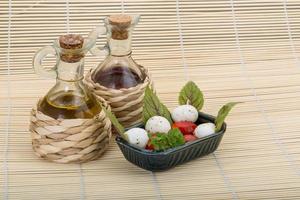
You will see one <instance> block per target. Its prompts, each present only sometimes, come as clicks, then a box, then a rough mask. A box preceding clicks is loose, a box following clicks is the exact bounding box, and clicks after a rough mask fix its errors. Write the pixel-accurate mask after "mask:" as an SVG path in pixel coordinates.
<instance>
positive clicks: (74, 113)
mask: <svg viewBox="0 0 300 200" xmlns="http://www.w3.org/2000/svg"><path fill="white" fill-rule="evenodd" d="M38 110H39V111H41V112H42V113H44V114H45V115H48V116H50V117H52V118H55V119H75V118H93V117H94V116H95V115H97V114H98V113H99V112H100V111H101V106H100V105H99V104H98V102H96V99H94V98H88V97H86V96H79V95H76V94H73V93H72V92H59V93H58V94H56V95H54V96H52V99H51V100H49V99H48V98H47V96H46V97H44V99H43V100H42V101H41V102H40V104H39V106H38Z"/></svg>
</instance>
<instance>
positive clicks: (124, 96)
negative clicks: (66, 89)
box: [84, 68, 151, 128]
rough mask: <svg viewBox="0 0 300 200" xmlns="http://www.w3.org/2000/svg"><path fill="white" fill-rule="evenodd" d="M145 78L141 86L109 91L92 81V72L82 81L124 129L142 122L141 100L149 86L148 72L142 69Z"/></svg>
mask: <svg viewBox="0 0 300 200" xmlns="http://www.w3.org/2000/svg"><path fill="white" fill-rule="evenodd" d="M142 71H143V74H145V75H146V78H145V80H144V82H143V83H142V84H139V85H137V86H135V87H131V88H128V89H125V88H123V89H120V90H115V89H110V88H106V87H103V86H101V85H100V84H99V83H95V82H94V81H93V80H92V74H93V71H89V72H88V73H87V74H86V76H85V79H84V82H85V84H86V85H87V86H88V88H89V89H90V90H91V91H93V94H94V95H96V96H97V97H101V98H104V99H105V100H106V101H107V102H108V104H109V105H110V107H111V110H112V112H113V113H114V114H115V115H116V117H117V118H118V120H119V122H120V123H121V124H122V125H123V126H124V127H126V128H129V127H132V126H134V125H137V124H140V123H141V122H142V112H143V98H144V92H145V89H146V87H147V85H151V79H150V76H149V74H148V70H146V69H144V68H142Z"/></svg>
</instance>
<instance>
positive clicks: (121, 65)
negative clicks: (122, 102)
mask: <svg viewBox="0 0 300 200" xmlns="http://www.w3.org/2000/svg"><path fill="white" fill-rule="evenodd" d="M138 21H139V16H130V15H111V16H110V17H108V18H106V19H105V20H104V22H105V26H106V31H107V48H108V52H109V55H108V56H107V57H106V58H105V60H104V61H103V62H102V63H101V64H100V65H99V66H98V67H97V68H96V69H95V70H94V71H93V73H92V80H93V81H94V82H95V83H99V84H100V85H102V86H104V87H106V88H110V89H116V90H119V89H123V88H125V89H127V88H131V87H135V86H137V85H138V84H142V83H143V82H144V80H145V74H144V72H143V71H142V70H141V66H140V65H138V64H137V63H136V62H135V61H134V60H133V59H132V57H131V37H132V32H133V29H134V27H135V25H136V24H137V23H138Z"/></svg>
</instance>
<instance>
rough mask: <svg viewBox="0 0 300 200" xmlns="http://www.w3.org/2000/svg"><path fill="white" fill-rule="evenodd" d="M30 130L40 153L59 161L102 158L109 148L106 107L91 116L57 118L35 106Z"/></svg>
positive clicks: (72, 161)
mask: <svg viewBox="0 0 300 200" xmlns="http://www.w3.org/2000/svg"><path fill="white" fill-rule="evenodd" d="M101 102H102V105H103V106H105V107H106V108H108V109H109V106H108V105H107V103H105V102H104V101H101ZM30 132H31V138H32V146H33V150H34V151H35V153H36V155H37V156H39V157H41V158H44V159H46V160H50V161H53V162H57V163H83V162H87V161H90V160H95V159H97V158H99V157H100V156H101V155H102V153H103V152H104V151H105V150H106V149H107V147H108V145H109V143H110V140H111V122H110V120H109V119H108V118H107V117H106V115H105V112H104V111H103V110H102V111H101V112H100V113H99V114H98V115H97V116H95V117H94V118H91V119H54V118H51V117H49V116H47V115H45V114H43V113H42V112H40V111H38V110H37V109H36V107H35V108H33V109H32V112H31V121H30Z"/></svg>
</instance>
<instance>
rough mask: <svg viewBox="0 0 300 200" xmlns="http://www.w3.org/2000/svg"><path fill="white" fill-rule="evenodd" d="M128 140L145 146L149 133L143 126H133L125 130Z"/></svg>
mask: <svg viewBox="0 0 300 200" xmlns="http://www.w3.org/2000/svg"><path fill="white" fill-rule="evenodd" d="M125 135H126V136H127V138H128V142H129V143H130V144H133V145H135V146H138V147H141V148H145V147H146V145H147V143H148V141H149V137H148V133H147V131H145V130H144V129H142V128H132V129H129V130H128V131H126V132H125Z"/></svg>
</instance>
